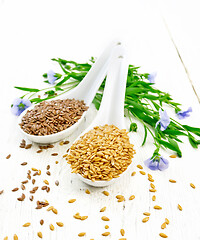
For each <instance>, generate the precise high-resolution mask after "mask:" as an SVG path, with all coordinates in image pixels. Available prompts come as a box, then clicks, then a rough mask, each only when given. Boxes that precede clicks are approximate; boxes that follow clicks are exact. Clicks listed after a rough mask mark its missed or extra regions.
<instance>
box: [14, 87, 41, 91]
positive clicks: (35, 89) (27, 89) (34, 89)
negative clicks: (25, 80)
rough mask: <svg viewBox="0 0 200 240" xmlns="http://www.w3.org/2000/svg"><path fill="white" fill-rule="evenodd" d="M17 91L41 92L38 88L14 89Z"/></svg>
mask: <svg viewBox="0 0 200 240" xmlns="http://www.w3.org/2000/svg"><path fill="white" fill-rule="evenodd" d="M14 88H16V89H19V90H22V91H26V92H39V91H40V90H39V89H37V88H25V87H14Z"/></svg>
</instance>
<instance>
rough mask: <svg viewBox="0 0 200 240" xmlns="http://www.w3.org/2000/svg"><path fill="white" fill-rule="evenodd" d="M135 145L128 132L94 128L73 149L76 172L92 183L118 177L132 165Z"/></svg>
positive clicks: (71, 161)
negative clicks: (131, 141) (131, 142)
mask: <svg viewBox="0 0 200 240" xmlns="http://www.w3.org/2000/svg"><path fill="white" fill-rule="evenodd" d="M134 153H135V151H134V150H133V145H132V144H130V141H129V136H128V132H127V131H126V130H125V129H119V128H117V127H116V126H114V125H104V126H98V127H94V128H93V129H92V130H90V131H89V132H87V133H86V134H84V135H83V136H82V137H81V138H80V139H79V140H78V141H76V142H75V143H74V144H73V145H72V146H71V148H70V153H69V155H68V156H67V157H66V160H67V161H68V163H69V164H71V168H72V172H73V173H79V174H81V175H82V176H83V177H84V178H88V179H90V180H92V181H96V180H106V181H109V180H111V179H112V178H117V177H119V175H120V174H121V173H123V172H124V171H125V170H126V169H127V167H128V166H129V165H130V164H131V162H132V158H133V154H134Z"/></svg>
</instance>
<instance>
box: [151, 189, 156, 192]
mask: <svg viewBox="0 0 200 240" xmlns="http://www.w3.org/2000/svg"><path fill="white" fill-rule="evenodd" d="M156 191H157V190H156V189H149V192H156Z"/></svg>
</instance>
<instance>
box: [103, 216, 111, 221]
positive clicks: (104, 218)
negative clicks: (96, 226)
mask: <svg viewBox="0 0 200 240" xmlns="http://www.w3.org/2000/svg"><path fill="white" fill-rule="evenodd" d="M101 219H102V220H103V221H110V219H109V218H108V217H106V216H103V217H101Z"/></svg>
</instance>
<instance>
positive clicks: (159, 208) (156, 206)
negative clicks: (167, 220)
mask: <svg viewBox="0 0 200 240" xmlns="http://www.w3.org/2000/svg"><path fill="white" fill-rule="evenodd" d="M153 208H154V209H156V210H161V209H162V207H160V206H158V205H155V206H154V207H153Z"/></svg>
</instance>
